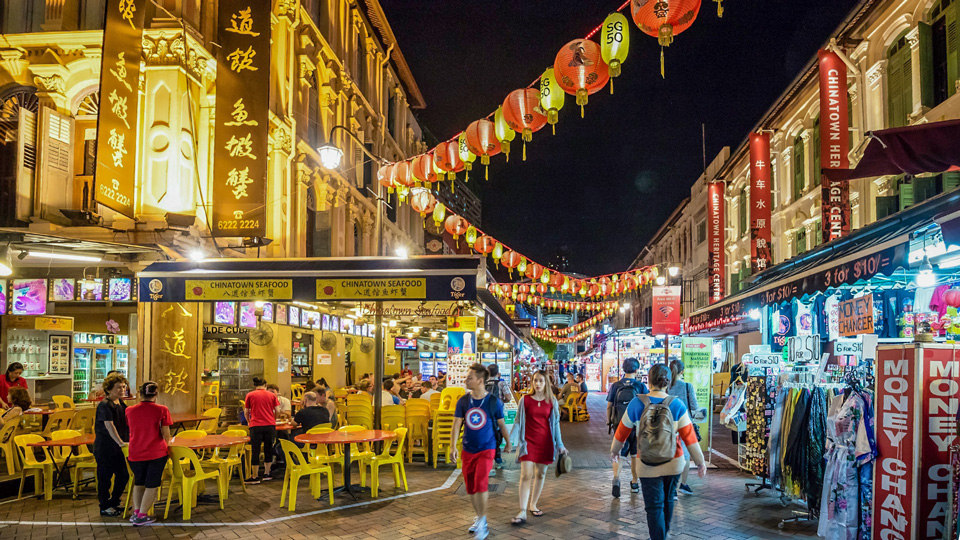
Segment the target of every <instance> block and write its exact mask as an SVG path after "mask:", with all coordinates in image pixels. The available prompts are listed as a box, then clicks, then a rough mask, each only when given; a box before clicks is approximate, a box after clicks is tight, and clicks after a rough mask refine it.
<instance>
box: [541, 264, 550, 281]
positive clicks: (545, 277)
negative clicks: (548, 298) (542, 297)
mask: <svg viewBox="0 0 960 540" xmlns="http://www.w3.org/2000/svg"><path fill="white" fill-rule="evenodd" d="M540 283H544V284H549V283H550V270H547V269H546V268H544V269H543V275H542V276H540Z"/></svg>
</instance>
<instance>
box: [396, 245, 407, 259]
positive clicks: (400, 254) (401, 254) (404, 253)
mask: <svg viewBox="0 0 960 540" xmlns="http://www.w3.org/2000/svg"><path fill="white" fill-rule="evenodd" d="M409 256H410V254H409V252H407V248H405V247H404V246H400V247H398V248H397V257H400V258H401V259H406V258H407V257H409Z"/></svg>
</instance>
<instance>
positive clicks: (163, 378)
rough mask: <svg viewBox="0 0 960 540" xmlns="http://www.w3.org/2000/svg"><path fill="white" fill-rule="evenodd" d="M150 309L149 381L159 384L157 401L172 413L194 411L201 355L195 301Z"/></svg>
mask: <svg viewBox="0 0 960 540" xmlns="http://www.w3.org/2000/svg"><path fill="white" fill-rule="evenodd" d="M150 309H151V311H152V321H153V323H152V324H151V337H150V353H151V362H150V380H153V381H155V382H156V383H157V385H159V387H160V395H159V397H158V401H159V402H160V403H161V404H163V405H166V406H167V407H169V408H170V412H173V413H188V412H194V408H195V407H196V398H197V392H198V391H199V385H198V383H199V381H198V365H197V356H198V355H200V354H201V353H200V349H199V346H198V343H199V341H198V340H199V338H200V335H199V322H198V321H199V304H196V303H186V302H177V303H156V304H151V308H150Z"/></svg>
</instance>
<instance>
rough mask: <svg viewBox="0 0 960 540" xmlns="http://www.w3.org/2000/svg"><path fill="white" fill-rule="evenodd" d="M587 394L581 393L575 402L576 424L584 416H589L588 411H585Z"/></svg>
mask: <svg viewBox="0 0 960 540" xmlns="http://www.w3.org/2000/svg"><path fill="white" fill-rule="evenodd" d="M587 394H588V393H587V392H582V393H581V394H580V399H578V400H577V410H576V413H577V415H576V416H577V421H578V422H580V421H581V420H582V419H583V418H585V416H584V415H585V414H589V411H588V410H587Z"/></svg>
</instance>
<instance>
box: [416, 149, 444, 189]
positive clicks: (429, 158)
mask: <svg viewBox="0 0 960 540" xmlns="http://www.w3.org/2000/svg"><path fill="white" fill-rule="evenodd" d="M413 176H414V178H416V179H418V180H420V181H421V182H430V183H432V182H436V181H437V180H439V179H438V178H437V170H436V169H434V168H433V154H430V153H427V154H420V155H419V156H417V157H415V158H413Z"/></svg>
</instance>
